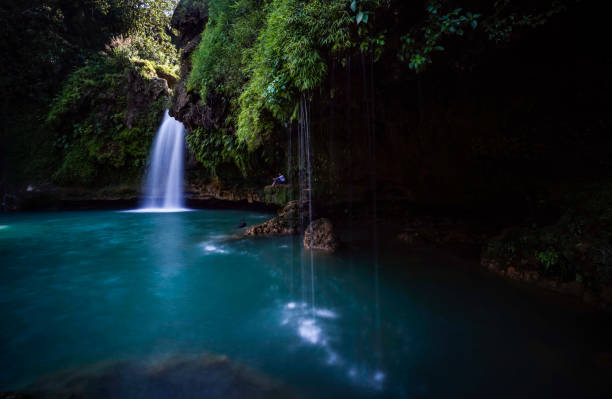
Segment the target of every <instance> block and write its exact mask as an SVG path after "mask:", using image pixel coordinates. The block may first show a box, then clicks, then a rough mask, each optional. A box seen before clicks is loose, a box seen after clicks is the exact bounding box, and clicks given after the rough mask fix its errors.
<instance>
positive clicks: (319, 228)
mask: <svg viewBox="0 0 612 399" xmlns="http://www.w3.org/2000/svg"><path fill="white" fill-rule="evenodd" d="M339 246H340V239H339V238H338V236H337V235H336V233H335V232H334V226H333V224H332V223H331V221H330V220H329V219H326V218H321V219H317V220H313V221H312V223H311V224H310V226H308V228H307V229H306V232H305V233H304V248H306V249H316V250H319V251H326V252H334V251H336V250H337V249H338V247H339Z"/></svg>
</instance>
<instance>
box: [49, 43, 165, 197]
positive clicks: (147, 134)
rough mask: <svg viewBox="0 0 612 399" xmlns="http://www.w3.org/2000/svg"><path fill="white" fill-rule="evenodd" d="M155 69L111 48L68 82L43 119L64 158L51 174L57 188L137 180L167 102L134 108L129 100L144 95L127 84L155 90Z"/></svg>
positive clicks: (157, 100) (162, 99) (160, 100)
mask: <svg viewBox="0 0 612 399" xmlns="http://www.w3.org/2000/svg"><path fill="white" fill-rule="evenodd" d="M155 70H156V66H155V64H152V63H151V62H150V61H148V62H142V61H138V60H131V59H130V58H129V57H128V56H127V54H126V53H125V52H123V51H122V50H121V49H114V50H113V51H112V52H111V53H110V54H107V55H105V56H97V57H94V58H92V59H90V60H89V61H88V62H87V63H86V64H85V66H83V67H82V68H79V69H78V70H76V71H75V72H74V73H73V74H72V75H71V76H70V77H69V78H68V80H67V82H66V84H65V85H64V87H63V89H62V91H61V93H60V94H59V95H58V96H57V97H56V98H55V100H54V101H53V103H52V106H51V109H50V112H49V114H48V116H47V125H48V126H49V128H50V129H51V131H53V132H54V133H55V135H56V139H55V146H56V148H57V150H58V151H59V152H60V153H61V154H63V161H62V163H61V165H60V166H59V168H58V169H57V171H56V172H55V173H54V174H53V180H54V181H55V182H56V183H58V184H62V185H97V186H100V185H103V184H105V183H107V182H110V181H113V180H116V179H117V176H118V175H119V176H121V178H122V179H123V180H133V181H134V180H138V179H139V178H140V175H141V173H142V171H143V169H144V165H145V164H146V160H147V155H148V150H149V147H150V144H151V141H152V139H153V134H154V132H155V130H156V128H157V126H158V124H159V121H160V119H161V115H162V113H163V110H164V109H165V108H166V107H167V106H168V101H169V98H168V97H167V96H165V95H162V96H159V97H158V98H151V99H148V100H149V101H150V102H149V104H148V105H147V106H146V108H144V109H132V108H130V105H129V96H134V95H137V96H143V95H145V93H140V92H131V91H130V90H136V89H135V88H137V87H139V86H138V85H130V81H132V83H133V80H134V79H140V80H141V81H142V82H143V84H144V87H147V86H149V85H154V84H156V83H155V82H154V81H153V80H152V77H153V76H155ZM128 114H130V115H131V116H130V118H128ZM119 171H120V173H118V172H119Z"/></svg>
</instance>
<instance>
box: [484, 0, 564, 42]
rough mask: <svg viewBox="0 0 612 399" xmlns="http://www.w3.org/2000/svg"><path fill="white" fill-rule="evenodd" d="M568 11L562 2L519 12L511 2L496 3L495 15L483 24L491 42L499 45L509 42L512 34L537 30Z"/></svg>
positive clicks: (554, 2) (502, 0)
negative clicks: (529, 29)
mask: <svg viewBox="0 0 612 399" xmlns="http://www.w3.org/2000/svg"><path fill="white" fill-rule="evenodd" d="M566 10H567V5H566V4H564V3H563V2H561V1H553V2H552V4H551V5H550V6H549V7H547V8H545V9H539V10H529V11H523V12H521V11H518V10H516V9H515V7H513V4H512V2H511V1H510V0H498V1H496V2H495V8H494V12H493V14H492V15H491V16H490V17H489V18H487V19H486V20H485V21H484V22H483V24H482V25H483V29H484V31H485V32H486V34H487V37H488V39H489V40H493V41H495V42H497V43H499V42H507V41H509V40H510V39H511V36H512V33H513V32H515V31H517V30H519V29H524V28H532V29H533V28H537V27H538V26H541V25H544V24H545V23H546V22H548V20H549V19H550V18H552V17H553V16H554V15H556V14H559V13H561V12H563V11H566Z"/></svg>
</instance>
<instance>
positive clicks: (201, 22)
mask: <svg viewBox="0 0 612 399" xmlns="http://www.w3.org/2000/svg"><path fill="white" fill-rule="evenodd" d="M207 3H208V2H194V1H192V0H182V1H181V2H180V3H179V4H178V6H177V7H176V11H175V12H174V14H173V16H172V21H171V24H172V27H173V28H175V29H177V30H178V31H179V34H180V43H179V47H180V48H181V50H182V51H181V59H180V62H181V71H180V79H179V81H178V82H177V84H176V86H175V88H174V96H173V97H172V107H171V109H170V115H171V116H173V117H174V118H176V119H178V120H179V121H181V122H183V124H184V125H185V128H187V131H188V132H191V131H193V130H194V129H195V128H196V127H203V128H204V129H207V130H210V129H214V128H218V127H220V126H221V122H222V118H223V115H224V113H225V105H224V103H223V101H222V99H221V98H217V96H215V95H213V94H211V95H210V96H209V97H208V98H207V99H206V105H203V104H202V101H201V99H200V96H199V94H198V93H196V92H193V91H188V90H187V87H186V86H185V82H186V81H187V78H188V77H189V74H190V73H191V54H192V53H193V51H194V50H195V49H196V48H197V47H198V44H200V40H201V39H202V36H201V34H202V31H203V30H204V26H205V25H206V22H207V21H208V4H207Z"/></svg>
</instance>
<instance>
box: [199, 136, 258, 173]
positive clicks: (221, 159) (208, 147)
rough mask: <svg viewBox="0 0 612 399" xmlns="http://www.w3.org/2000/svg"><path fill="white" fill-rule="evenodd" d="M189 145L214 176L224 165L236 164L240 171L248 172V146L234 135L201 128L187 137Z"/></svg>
mask: <svg viewBox="0 0 612 399" xmlns="http://www.w3.org/2000/svg"><path fill="white" fill-rule="evenodd" d="M187 145H189V148H190V149H191V150H192V151H193V152H194V154H195V155H196V159H197V160H198V161H199V162H201V163H202V164H203V165H204V167H206V168H207V169H209V170H210V171H211V173H212V175H215V176H216V175H217V174H218V171H219V169H220V167H221V166H222V165H224V164H232V163H235V165H236V166H237V167H238V168H239V169H240V170H242V171H245V170H246V167H245V162H246V160H247V157H248V152H247V149H246V146H245V145H244V143H239V142H238V140H236V136H234V135H232V134H225V133H224V132H222V131H221V130H213V131H210V132H207V131H206V130H205V129H203V128H201V127H199V128H196V129H195V130H194V131H192V132H190V133H189V134H188V135H187Z"/></svg>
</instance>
